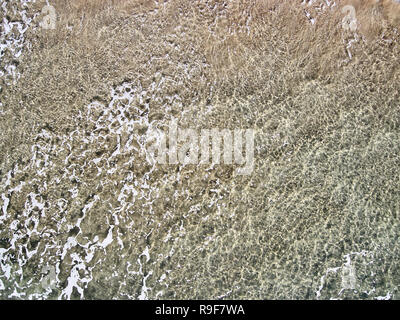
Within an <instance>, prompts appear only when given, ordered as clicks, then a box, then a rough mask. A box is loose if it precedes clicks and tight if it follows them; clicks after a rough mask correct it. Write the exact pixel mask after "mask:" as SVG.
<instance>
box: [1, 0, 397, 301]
mask: <svg viewBox="0 0 400 320" xmlns="http://www.w3.org/2000/svg"><path fill="white" fill-rule="evenodd" d="M25 2H26V3H29V2H30V1H25ZM25 2H24V3H25ZM23 7H24V5H21V7H20V8H23ZM5 8H6V6H5V4H3V5H2V10H3V12H4V10H6V9H5ZM21 16H22V20H21V22H15V23H14V22H13V23H10V22H9V21H8V20H7V19H6V18H3V19H4V20H3V23H2V26H3V28H2V41H1V42H2V47H1V48H2V49H1V50H3V49H4V48H5V47H7V49H9V50H10V52H11V54H12V56H13V58H18V57H19V56H20V55H21V54H24V53H23V52H24V50H25V49H27V48H29V44H27V43H25V42H24V39H23V33H24V30H26V28H27V27H28V26H29V23H30V21H31V18H29V17H27V16H25V14H24V13H23V11H22V12H21ZM11 24H14V25H15V27H16V28H17V30H19V34H17V36H10V32H9V30H10V25H11ZM246 27H248V26H247V24H245V28H246ZM176 50H179V48H176ZM1 57H2V56H1ZM349 58H350V59H351V56H349ZM149 63H151V61H150V62H149ZM175 67H177V68H180V70H184V71H183V73H185V74H186V76H187V77H189V78H190V76H191V74H192V73H196V72H197V69H196V66H195V65H186V64H185V63H183V62H179V63H178V64H177V65H176V66H175ZM17 70H18V68H17V67H16V66H15V67H13V64H10V65H8V66H6V67H5V69H4V70H3V71H2V74H1V76H3V77H5V78H6V79H9V80H7V82H6V83H7V85H11V83H12V81H17V80H18V74H17ZM174 81H175V80H173V79H170V78H168V76H164V75H162V74H161V73H159V74H154V79H153V81H152V82H151V83H150V85H147V86H145V85H143V84H142V82H141V81H139V80H137V81H132V82H124V83H121V84H120V85H118V86H115V87H113V88H110V96H111V99H110V101H101V100H99V99H93V100H92V102H91V103H90V104H88V105H87V106H85V108H84V109H83V111H81V112H80V113H79V114H77V115H76V117H75V121H76V123H75V124H74V125H73V126H72V125H71V127H74V128H75V129H74V130H73V131H71V132H68V133H65V134H60V133H59V132H57V130H56V129H55V128H52V127H51V125H49V126H48V127H46V128H42V129H41V131H40V132H38V133H37V135H36V137H35V139H34V140H35V143H34V144H33V145H32V147H31V157H30V159H28V160H27V161H22V160H21V161H18V162H17V163H15V164H14V166H13V168H12V170H9V171H7V172H3V171H2V172H1V175H0V177H1V184H0V195H1V196H0V198H1V200H0V208H1V211H0V226H1V236H0V297H1V298H2V299H11V298H17V299H93V298H106V299H107V298H114V299H163V298H176V299H182V298H214V299H223V298H228V299H230V298H233V299H241V298H253V299H264V298H292V299H301V298H308V299H341V298H356V299H357V298H362V299H364V298H373V299H392V298H398V284H399V278H398V271H396V270H397V269H396V268H397V267H398V261H399V246H398V235H399V228H398V227H399V224H398V222H396V221H397V220H396V219H397V218H398V210H399V207H398V204H396V203H395V201H394V200H395V198H394V199H393V201H392V203H393V206H392V207H390V208H389V211H390V214H388V210H387V208H381V207H380V204H379V200H377V199H375V202H373V201H371V200H370V199H368V198H366V197H363V196H359V194H372V191H373V190H372V187H371V184H374V185H375V186H376V188H380V189H382V190H383V189H385V188H389V187H387V181H384V179H382V180H380V179H379V177H377V176H375V175H374V174H373V173H369V174H370V176H368V175H366V176H364V177H363V178H365V179H366V182H365V181H364V180H361V179H359V178H358V176H359V175H361V174H364V173H363V171H362V168H365V167H368V166H370V165H371V162H373V163H377V164H378V165H381V168H383V167H385V168H386V169H387V170H392V171H393V176H396V175H398V167H397V166H396V165H397V164H398V154H399V153H398V152H399V151H400V150H399V144H398V141H399V132H398V131H394V132H386V131H385V130H382V131H381V132H378V133H377V134H376V135H375V136H373V137H371V138H370V139H369V140H366V141H361V143H360V149H357V150H353V149H346V148H344V147H343V145H345V142H346V141H350V142H354V140H356V139H360V140H361V139H363V138H364V136H363V134H360V136H353V134H351V133H348V132H347V133H346V134H347V135H346V134H345V135H344V136H343V137H341V139H342V141H345V142H343V145H341V146H339V145H336V144H335V142H336V141H337V137H335V135H334V133H332V135H331V136H330V137H329V138H327V143H328V142H331V143H332V145H333V146H332V145H328V144H323V143H320V144H318V143H317V144H316V145H314V147H313V149H310V150H307V151H306V152H304V153H300V154H294V151H293V150H292V151H290V150H291V149H290V148H291V145H292V144H294V142H293V139H292V138H293V136H291V135H288V134H286V133H285V128H284V125H283V126H280V127H279V129H278V130H277V131H278V132H270V131H268V130H266V129H265V127H263V126H261V128H257V132H256V135H257V137H256V155H255V158H256V159H255V161H256V168H255V170H254V172H253V173H252V174H251V175H250V176H245V177H235V176H233V174H232V171H233V170H232V168H231V167H229V166H223V165H222V166H216V167H215V166H200V165H198V166H196V165H194V166H186V167H185V166H182V165H175V166H170V165H166V166H159V165H154V164H151V163H149V161H148V154H147V146H148V143H149V141H148V139H149V137H148V131H149V130H161V129H163V128H165V127H166V126H167V125H168V123H169V120H170V119H169V118H168V119H165V118H163V117H157V116H154V114H157V110H154V109H152V104H151V101H163V102H164V104H165V105H164V107H165V112H166V113H169V111H170V109H172V108H175V109H177V110H183V112H180V113H179V115H178V117H179V120H180V121H181V123H182V125H183V126H185V127H187V126H193V127H196V126H197V127H199V128H204V127H205V126H206V125H207V123H210V121H212V120H213V119H215V117H214V118H213V116H214V115H215V114H218V112H219V111H220V110H221V108H222V107H221V106H220V105H218V104H217V103H216V104H213V103H209V104H207V105H204V106H202V108H203V109H202V111H204V112H203V113H202V114H201V115H200V116H199V117H198V118H196V119H192V114H194V110H195V109H196V108H197V101H194V102H193V106H189V107H187V106H185V108H183V106H182V97H181V96H180V94H181V93H180V92H177V93H175V94H174V95H171V96H163V92H165V88H167V87H168V85H170V83H172V82H174ZM318 90H319V87H318V85H315V84H312V83H311V84H310V88H309V92H310V96H311V95H312V94H319V92H318ZM210 91H211V92H212V85H211V84H210ZM332 100H334V98H332ZM249 101H251V97H250V98H249ZM249 101H244V102H243V101H242V102H235V103H237V104H238V105H239V106H240V107H241V108H243V110H247V109H246V107H248V106H249V105H251V106H252V107H253V109H251V110H252V111H251V112H254V114H253V113H251V112H248V113H246V114H239V116H240V117H248V119H249V121H250V122H251V121H253V122H254V121H255V119H257V117H266V116H265V114H264V115H263V114H262V112H265V111H264V108H261V107H260V108H259V109H257V108H256V107H254V106H253V105H252V104H251V102H249ZM0 107H1V105H0ZM0 114H1V113H0ZM235 116H238V115H232V118H229V116H228V117H227V119H226V121H227V122H229V121H230V120H232V119H235V118H234V117H235ZM357 117H362V115H357ZM254 118H255V119H254ZM232 121H233V120H232ZM287 121H288V123H289V122H290V121H293V120H291V119H288V120H287ZM342 121H343V123H342V125H343V126H346V125H348V126H352V124H351V123H349V122H348V121H347V120H346V119H343V120H342ZM354 125H355V124H354ZM363 129H365V130H366V131H368V128H367V127H366V128H362V127H361V128H360V130H361V131H362V130H363ZM267 146H268V147H274V148H275V149H276V150H278V151H279V152H282V153H283V154H284V161H283V163H278V162H276V163H271V162H267V161H266V160H265V157H264V156H263V152H265V148H267ZM380 150H385V152H386V150H392V151H393V153H389V154H388V153H385V152H381V151H380ZM300 160H301V161H300ZM303 163H306V164H308V166H304V165H303ZM315 163H318V165H315ZM378 174H379V172H378ZM301 183H303V184H304V187H303V188H302V189H301V191H299V192H291V189H290V188H291V186H293V185H296V184H301ZM322 185H328V186H329V192H328V194H318V190H319V188H320V186H322ZM393 188H394V187H393ZM364 189H366V190H364ZM396 190H397V189H394V191H393V192H392V193H391V195H396V192H397V191H396ZM330 195H335V197H332V198H331V199H329V198H328V197H329V196H330ZM318 196H320V197H321V198H318ZM324 197H325V198H324ZM371 197H372V196H371ZM397 200H398V198H397ZM321 201H322V202H323V201H325V202H326V203H328V202H335V201H336V202H335V206H336V208H337V210H335V211H333V212H330V215H329V216H328V215H327V214H326V213H325V212H323V211H320V209H319V207H317V205H316V204H317V203H320V202H321ZM396 272H397V273H396Z"/></svg>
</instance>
